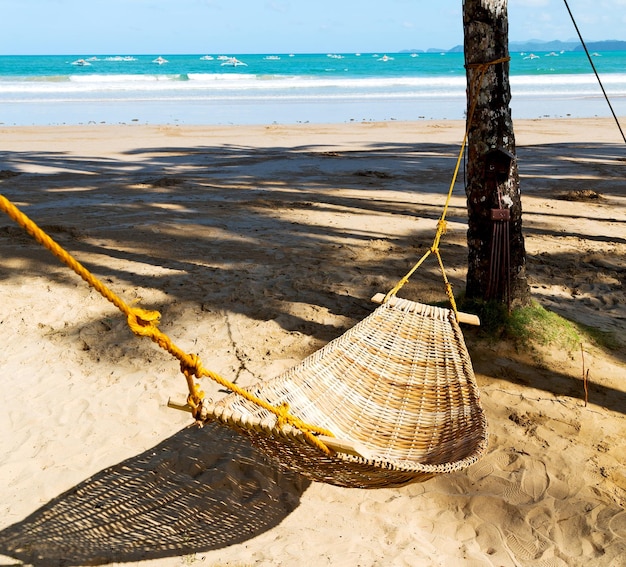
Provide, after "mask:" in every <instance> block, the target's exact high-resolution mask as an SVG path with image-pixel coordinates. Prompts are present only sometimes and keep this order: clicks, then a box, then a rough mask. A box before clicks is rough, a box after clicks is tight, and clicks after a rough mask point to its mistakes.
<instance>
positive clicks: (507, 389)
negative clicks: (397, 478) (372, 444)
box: [0, 119, 626, 567]
mask: <svg viewBox="0 0 626 567" xmlns="http://www.w3.org/2000/svg"><path fill="white" fill-rule="evenodd" d="M0 133H1V135H2V140H3V144H2V151H1V152H0V170H1V171H2V173H1V174H0V192H1V193H2V194H4V195H6V196H7V197H8V198H10V199H12V200H14V201H15V203H16V204H18V205H19V206H21V207H23V210H24V211H25V212H26V213H27V214H29V215H30V216H31V217H32V218H33V219H34V220H36V221H37V222H38V223H39V224H40V225H41V226H42V227H44V228H45V229H46V230H48V231H49V233H50V234H51V235H52V236H53V237H54V238H55V239H57V240H58V241H59V242H60V243H61V244H63V245H64V246H66V247H67V249H68V250H69V251H71V252H72V253H73V254H74V255H75V256H76V257H77V258H78V259H79V260H80V261H81V262H83V263H84V264H85V265H86V266H87V267H88V268H90V269H91V270H93V272H94V273H95V274H96V275H98V276H99V277H100V278H101V279H102V280H103V281H104V282H105V283H106V284H107V285H108V286H110V287H111V288H112V289H113V290H114V291H116V292H117V293H119V294H120V295H121V296H123V297H124V299H125V300H126V301H128V302H135V301H137V302H138V303H139V304H140V305H141V306H143V307H146V308H153V309H158V310H160V311H161V313H162V325H161V328H162V329H163V330H164V331H165V332H167V333H168V334H169V335H170V336H171V337H172V339H173V340H174V341H175V342H176V343H177V344H178V345H179V346H181V348H183V349H184V350H186V351H188V352H195V353H198V354H199V355H200V357H201V359H202V361H203V363H204V364H205V366H207V367H209V368H211V369H213V370H215V371H217V372H219V373H220V374H222V375H224V376H226V377H228V378H230V379H232V380H235V381H236V382H237V383H238V384H241V385H246V384H250V383H252V382H255V381H258V380H262V379H266V378H270V377H272V376H274V375H276V374H277V373H279V372H280V371H282V370H284V369H286V368H288V367H289V366H290V365H292V364H294V363H295V362H297V361H299V360H301V359H302V358H304V357H305V356H306V355H308V354H309V353H311V352H313V351H314V350H316V349H317V348H319V347H320V346H322V345H323V344H325V343H326V342H328V341H329V340H330V339H332V338H334V337H336V336H338V335H340V334H341V333H342V332H343V331H344V330H346V329H347V328H349V327H350V326H351V325H352V324H354V323H355V322H356V321H358V320H360V319H362V318H363V317H364V316H365V315H366V314H367V313H369V312H371V310H372V309H373V308H374V306H373V305H372V304H371V303H370V302H369V298H370V297H371V296H372V295H373V294H374V293H376V292H379V291H385V292H386V291H388V290H389V289H390V288H391V287H392V286H393V285H394V284H395V283H396V281H397V280H398V279H399V278H400V277H401V276H402V275H404V273H405V272H406V270H407V269H408V268H409V267H410V265H412V263H413V262H414V261H415V260H416V259H417V258H418V257H419V256H420V255H421V253H422V252H423V251H424V250H425V249H426V247H428V246H429V245H430V243H431V242H432V237H433V236H434V228H435V224H436V220H437V217H438V215H439V213H440V211H441V206H442V204H443V197H444V194H445V192H446V191H447V189H448V185H449V183H450V179H451V176H452V171H453V168H454V163H455V159H456V155H457V152H458V149H459V143H460V140H461V139H462V134H463V124H462V123H460V122H453V121H450V122H440V123H431V122H419V123H400V122H397V123H394V122H388V123H363V124H361V123H355V124H349V125H339V126H313V125H299V126H294V127H282V126H268V127H246V128H241V127H223V128H217V127H216V128H213V127H196V128H194V127H175V126H172V127H152V126H140V125H120V126H107V125H101V126H88V127H87V126H84V127H51V128H4V129H2V130H1V132H0ZM516 136H517V143H518V157H519V165H520V172H521V181H522V190H523V206H524V214H525V216H524V225H525V235H526V245H527V252H528V273H529V277H530V282H531V285H532V291H533V295H534V297H535V298H536V299H537V300H538V301H539V302H540V303H541V304H542V305H544V306H545V307H547V308H549V309H551V310H553V311H555V312H557V313H559V314H561V315H563V316H565V317H566V318H569V319H571V320H575V321H578V322H580V323H584V324H587V325H590V326H592V327H595V328H599V329H603V330H607V331H612V332H613V333H614V334H615V335H616V336H617V338H618V341H621V342H620V346H618V347H617V348H614V349H613V350H606V349H603V348H600V347H598V346H594V345H593V344H583V345H581V349H580V350H579V349H577V348H576V349H573V350H570V351H566V350H564V349H562V348H553V347H550V346H548V347H543V348H537V349H535V350H531V351H524V350H516V349H514V348H513V347H512V346H511V345H510V344H508V343H497V344H487V343H484V342H480V341H477V340H476V339H475V334H474V332H472V331H467V333H466V338H467V341H468V346H469V350H470V354H471V355H472V359H473V364H474V369H475V372H476V376H477V381H478V385H479V387H480V390H481V396H482V400H483V405H484V408H485V412H486V414H487V419H488V423H489V434H490V439H489V448H488V451H487V454H486V455H485V456H484V457H483V458H482V459H481V460H480V461H479V462H478V463H477V464H475V465H473V466H472V467H470V468H469V469H467V470H465V471H463V472H458V473H453V474H449V475H444V476H439V477H436V478H434V479H431V480H429V481H427V482H424V483H419V484H413V485H409V486H406V487H403V488H395V489H379V490H358V489H342V488H337V487H334V486H330V485H325V484H317V483H309V482H308V481H306V480H304V479H302V478H301V477H298V476H297V475H295V474H293V473H290V472H288V471H283V470H281V469H280V468H279V467H277V466H276V465H275V464H273V463H271V462H269V461H267V460H266V459H265V457H264V456H263V455H262V454H260V453H259V452H258V451H257V450H255V449H254V448H253V447H251V446H250V445H249V444H248V443H247V442H246V441H245V440H243V439H242V438H241V437H238V436H236V435H235V434H233V433H230V432H229V431H228V430H224V429H223V428H222V427H218V426H217V425H210V426H207V427H204V428H203V429H198V428H195V427H191V428H190V427H188V426H189V425H190V417H189V415H188V414H185V413H183V412H178V411H176V410H172V409H169V408H167V406H166V404H167V400H168V398H169V397H180V396H182V395H184V394H185V383H184V379H183V377H182V374H180V372H179V370H178V364H177V362H176V361H174V360H173V359H172V358H171V357H170V356H169V355H168V354H166V353H163V352H161V351H160V350H159V349H158V348H157V347H156V346H155V345H153V344H152V343H150V342H149V341H146V340H142V339H139V338H136V337H134V336H133V335H132V334H131V333H130V331H129V330H128V328H127V327H126V324H125V321H124V319H123V317H121V316H120V315H119V314H118V313H117V312H116V310H115V308H114V307H113V306H112V305H111V304H109V303H108V302H106V301H105V300H104V299H102V298H101V297H100V296H99V295H98V294H97V293H96V292H95V291H93V290H91V289H90V288H89V287H88V286H87V285H86V284H85V283H84V282H83V281H82V280H80V279H79V278H78V277H77V276H75V275H74V274H73V273H71V272H70V271H69V270H68V269H67V268H64V267H62V266H61V265H60V264H59V263H58V262H57V261H56V260H55V259H54V258H53V257H52V256H50V255H49V253H48V252H47V251H45V250H43V249H41V248H40V247H39V245H37V244H36V243H34V241H32V240H31V238H30V237H29V236H28V235H26V234H24V233H23V232H22V231H21V229H19V228H17V227H16V226H15V225H14V224H13V223H12V221H11V220H9V219H8V218H6V217H4V216H2V217H1V218H0V292H1V298H2V301H1V305H0V331H1V337H2V342H3V345H2V349H1V351H0V368H1V372H2V374H1V381H2V392H3V395H2V398H1V401H0V423H1V424H2V425H1V431H2V433H3V434H2V436H1V437H0V495H1V497H0V554H4V556H3V557H2V558H1V559H2V564H11V563H13V562H14V561H15V560H18V561H24V562H27V563H32V564H36V565H88V564H100V563H115V562H117V563H123V564H134V563H141V564H142V565H168V566H169V565H188V564H193V563H198V564H202V565H208V566H244V565H245V566H249V565H254V566H260V565H263V566H265V565H280V566H294V567H295V566H302V565H311V566H313V565H315V566H323V565H333V566H338V565H346V566H388V565H392V566H396V565H397V566H401V565H415V566H431V565H432V566H460V565H462V566H485V567H486V566H493V567H500V566H506V567H509V566H531V565H532V566H533V567H535V566H545V567H548V566H549V567H561V566H562V567H565V566H579V565H580V566H585V567H589V566H610V567H618V566H623V565H626V559H625V558H626V511H625V509H624V507H625V505H626V472H625V470H624V462H625V461H626V445H625V441H624V439H625V438H626V415H625V414H626V382H625V381H624V376H625V375H626V344H625V343H624V340H623V337H622V335H623V330H624V326H625V320H626V290H625V289H624V279H625V274H626V261H625V259H626V186H625V185H624V177H625V176H624V171H625V165H626V164H625V163H624V162H625V158H624V156H625V155H626V153H625V151H624V144H623V142H622V141H621V138H620V136H619V132H618V131H617V129H616V128H615V125H614V123H612V122H611V121H610V120H604V119H585V120H580V119H576V120H574V119H572V120H568V119H563V120H551V119H542V120H535V121H519V122H517V123H516ZM16 173H19V175H14V174H16ZM585 191H587V192H588V191H592V192H593V193H588V194H587V197H589V198H587V199H583V200H581V199H580V197H581V195H582V196H583V197H584V196H585V194H583V193H582V192H585ZM572 198H573V200H572ZM465 218H466V214H465V201H464V194H463V187H462V176H461V178H460V179H459V182H458V185H457V187H456V192H455V197H454V199H453V202H452V207H451V210H450V215H449V220H450V225H449V231H448V234H447V235H446V236H445V239H444V242H443V244H442V254H443V256H444V261H445V262H446V265H447V267H448V269H449V275H450V277H451V281H452V283H453V285H454V286H455V290H456V291H457V292H460V291H462V289H463V282H464V277H465V262H466V245H465ZM402 294H403V295H405V296H407V297H410V298H412V299H418V300H420V301H425V302H428V301H440V300H442V299H444V295H443V291H442V287H441V283H440V278H439V275H438V272H437V269H436V266H435V265H425V266H424V267H423V268H422V269H420V270H419V271H418V273H417V274H416V275H415V276H414V278H412V280H411V282H410V283H409V284H408V285H407V286H406V288H405V289H404V290H403V292H402ZM586 371H588V372H589V374H588V387H589V394H588V397H589V402H588V404H587V405H585V402H584V384H583V379H582V378H583V375H584V373H585V372H586ZM206 390H207V392H208V393H209V394H211V395H220V392H219V389H218V388H217V387H214V386H212V385H209V384H207V386H206Z"/></svg>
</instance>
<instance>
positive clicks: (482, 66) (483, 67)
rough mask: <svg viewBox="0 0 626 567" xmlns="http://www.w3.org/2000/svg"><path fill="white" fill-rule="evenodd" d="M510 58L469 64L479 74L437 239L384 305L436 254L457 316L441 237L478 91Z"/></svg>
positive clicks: (436, 234) (397, 285)
mask: <svg viewBox="0 0 626 567" xmlns="http://www.w3.org/2000/svg"><path fill="white" fill-rule="evenodd" d="M509 60H510V57H501V58H499V59H495V60H493V61H489V62H488V63H475V64H469V65H468V67H469V68H470V69H476V70H477V71H478V72H477V73H476V74H475V75H474V77H473V78H472V82H471V84H470V87H469V89H468V91H469V97H470V109H469V113H468V115H467V116H468V118H467V122H466V127H465V134H464V135H463V142H462V143H461V149H460V151H459V156H458V158H457V160H456V166H455V168H454V173H453V174H452V181H451V182H450V187H449V189H448V195H447V197H446V202H445V204H444V207H443V211H442V213H441V217H440V218H439V221H438V222H437V231H436V233H435V238H434V239H433V243H432V246H431V247H430V248H429V249H428V250H427V251H426V252H425V254H424V255H423V256H422V257H421V258H420V259H419V260H418V261H417V262H416V263H415V265H414V266H413V267H412V268H411V269H410V270H409V271H408V272H407V274H406V275H405V276H404V277H402V278H401V279H400V281H399V282H398V283H397V284H396V285H395V286H394V287H393V288H392V289H391V290H390V291H389V292H388V293H387V295H386V296H385V299H384V300H383V303H386V302H387V301H388V300H389V299H390V298H391V297H394V296H395V295H396V294H397V293H398V292H399V291H400V289H402V287H403V286H404V284H406V283H407V282H408V281H409V279H410V277H411V276H412V275H413V274H414V273H415V271H416V270H417V269H418V268H419V267H420V266H421V265H422V264H423V263H424V260H426V258H428V256H430V255H431V254H435V256H437V261H438V263H439V269H440V271H441V275H442V277H443V281H444V286H445V289H446V295H447V296H448V300H449V301H450V305H451V306H452V310H453V311H454V313H455V314H457V308H456V301H455V299H454V293H453V292H452V285H451V284H450V282H449V280H448V276H447V274H446V270H445V268H444V265H443V260H442V259H441V254H440V253H439V242H440V241H441V237H442V236H443V235H444V234H445V232H446V229H447V224H446V215H447V214H448V209H449V208H450V201H451V200H452V190H453V189H454V185H455V183H456V179H457V176H458V174H459V169H460V168H461V163H462V159H463V152H464V151H465V145H466V144H467V138H468V137H469V131H470V126H471V124H472V120H473V118H474V111H475V110H476V104H477V103H478V91H479V89H480V87H481V85H482V81H483V77H484V76H485V73H486V72H487V69H488V68H489V67H490V66H492V65H497V64H498V63H505V62H506V61H509Z"/></svg>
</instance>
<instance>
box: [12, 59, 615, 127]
mask: <svg viewBox="0 0 626 567" xmlns="http://www.w3.org/2000/svg"><path fill="white" fill-rule="evenodd" d="M233 57H234V58H235V59H233ZM163 60H164V61H163ZM593 60H594V64H595V65H596V68H597V70H598V73H599V74H600V78H601V80H602V83H603V85H604V88H605V90H606V92H607V94H608V95H609V98H610V100H611V103H612V105H613V108H614V110H615V112H616V114H617V115H618V116H626V52H623V51H622V52H619V51H618V52H615V51H613V52H602V53H597V54H595V55H594V58H593ZM510 69H511V90H512V103H511V107H512V111H513V116H514V118H538V117H547V116H550V117H563V116H572V117H592V116H610V115H611V114H610V109H609V107H608V105H607V104H606V102H605V100H604V97H603V94H602V91H601V89H600V86H599V85H598V82H597V80H596V77H595V75H594V74H593V70H592V68H591V66H590V64H589V61H588V59H587V57H586V55H585V53H584V52H569V51H568V52H562V53H539V52H538V53H535V54H530V53H512V54H511V66H510ZM464 113H465V69H464V66H463V55H462V54H461V53H441V54H440V53H419V54H410V53H388V54H384V53H363V54H354V53H352V54H306V55H305V54H277V55H274V54H270V55H263V54H258V55H234V56H233V55H219V54H211V55H204V54H197V55H166V54H163V56H162V57H160V56H158V55H134V56H128V55H121V56H120V55H98V56H91V55H76V56H63V55H54V56H48V55H41V56H0V124H3V125H7V126H10V125H54V124H88V123H110V124H118V123H144V124H146V123H147V124H198V125H208V124H272V123H279V124H295V123H344V122H351V121H370V120H421V119H437V120H440V119H462V118H464Z"/></svg>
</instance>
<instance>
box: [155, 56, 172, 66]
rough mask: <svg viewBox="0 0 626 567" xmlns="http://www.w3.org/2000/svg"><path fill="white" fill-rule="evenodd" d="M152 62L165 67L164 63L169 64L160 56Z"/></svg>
mask: <svg viewBox="0 0 626 567" xmlns="http://www.w3.org/2000/svg"><path fill="white" fill-rule="evenodd" d="M152 62H153V63H156V64H157V65H163V63H168V61H167V59H163V57H161V56H160V55H159V56H158V57H157V58H156V59H154V60H153V61H152Z"/></svg>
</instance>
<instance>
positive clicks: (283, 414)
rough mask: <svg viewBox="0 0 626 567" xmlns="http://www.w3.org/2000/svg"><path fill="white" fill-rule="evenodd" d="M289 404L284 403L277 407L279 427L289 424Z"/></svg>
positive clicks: (277, 423)
mask: <svg viewBox="0 0 626 567" xmlns="http://www.w3.org/2000/svg"><path fill="white" fill-rule="evenodd" d="M290 417H291V416H290V415H289V404H288V403H287V402H283V403H282V404H280V405H279V406H276V425H277V426H278V427H282V426H283V425H286V424H287V423H289V418H290Z"/></svg>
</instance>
